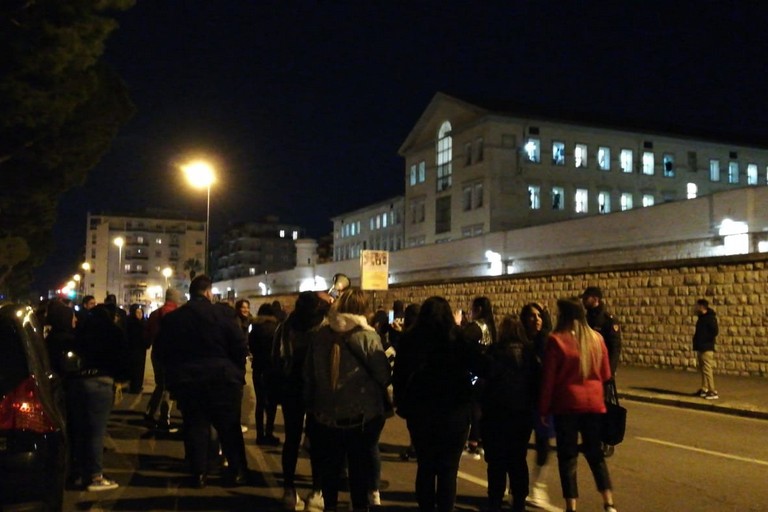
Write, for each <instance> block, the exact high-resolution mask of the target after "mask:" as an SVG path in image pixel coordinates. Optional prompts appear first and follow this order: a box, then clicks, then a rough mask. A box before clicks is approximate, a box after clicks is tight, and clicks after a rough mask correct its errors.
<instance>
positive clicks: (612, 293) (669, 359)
mask: <svg viewBox="0 0 768 512" xmlns="http://www.w3.org/2000/svg"><path fill="white" fill-rule="evenodd" d="M767 282H768V255H766V254H752V255H749V256H730V257H721V258H707V259H699V260H688V261H677V262H672V263H670V262H667V263H664V264H661V263H660V264H646V265H632V266H631V267H630V266H624V267H614V268H608V267H604V268H600V269H589V271H578V272H574V271H563V272H558V273H547V274H515V275H509V276H500V277H493V278H475V279H463V280H446V281H441V282H429V283H427V282H424V283H415V284H408V285H398V286H393V287H392V288H390V289H389V290H387V291H379V292H371V293H372V299H373V303H374V305H375V306H376V307H377V308H378V307H381V308H383V309H388V308H390V307H391V304H392V302H393V301H394V300H395V299H400V300H403V301H405V302H406V303H412V302H422V301H424V300H425V299H426V298H427V297H430V296H432V295H441V296H443V297H445V298H446V299H448V301H449V302H450V303H451V304H452V305H453V306H454V307H456V308H461V309H464V310H468V309H469V307H470V304H471V301H472V298H473V297H476V296H480V295H485V296H487V297H489V298H490V299H491V302H492V303H493V305H494V311H495V313H496V315H497V318H498V317H499V316H501V315H505V314H517V313H518V312H519V311H520V308H521V307H522V306H523V304H525V303H527V302H531V301H537V302H540V303H543V304H545V305H546V306H547V307H548V308H549V309H550V310H551V311H554V310H555V305H556V301H557V299H558V298H560V297H568V296H575V295H579V294H580V293H581V292H582V291H583V290H584V288H585V287H586V286H588V285H597V286H600V287H601V288H602V290H603V294H604V295H605V297H604V301H605V303H606V305H607V307H608V309H609V311H611V312H612V313H613V314H614V316H616V317H617V318H618V319H619V322H620V324H621V326H622V330H623V336H622V338H623V346H624V348H623V351H622V356H621V359H622V364H627V365H635V366H654V367H665V368H675V369H687V370H693V369H695V367H696V363H695V357H694V353H693V351H692V349H691V338H692V336H693V331H694V325H695V323H696V318H695V316H694V313H693V306H694V304H695V302H696V300H697V299H698V298H702V297H703V298H706V299H707V300H708V301H709V303H710V307H712V308H713V309H714V310H715V311H716V312H717V315H718V319H719V325H720V336H719V337H718V344H717V348H716V352H717V354H716V372H717V373H725V374H731V375H753V376H763V377H765V376H768V295H767V294H766V283H767ZM271 298H272V299H273V298H277V299H278V300H280V301H281V302H282V303H283V304H284V305H285V306H287V309H290V308H291V307H292V305H293V301H294V300H295V295H283V296H274V297H271Z"/></svg>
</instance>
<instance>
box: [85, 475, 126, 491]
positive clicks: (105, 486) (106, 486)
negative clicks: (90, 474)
mask: <svg viewBox="0 0 768 512" xmlns="http://www.w3.org/2000/svg"><path fill="white" fill-rule="evenodd" d="M118 487H120V485H119V484H118V483H117V482H115V481H114V480H110V479H109V478H105V477H104V476H99V477H96V478H94V479H93V480H91V483H90V484H88V490H89V491H111V490H112V489H117V488H118Z"/></svg>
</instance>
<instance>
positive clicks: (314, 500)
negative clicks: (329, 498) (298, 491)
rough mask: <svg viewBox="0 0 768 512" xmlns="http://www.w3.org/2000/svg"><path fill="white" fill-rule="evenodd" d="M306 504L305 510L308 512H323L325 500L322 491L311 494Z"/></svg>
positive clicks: (305, 501)
mask: <svg viewBox="0 0 768 512" xmlns="http://www.w3.org/2000/svg"><path fill="white" fill-rule="evenodd" d="M304 503H305V504H304V510H305V511H307V512H323V510H324V509H325V500H324V499H323V493H322V492H320V491H312V492H310V493H309V494H308V495H307V498H306V499H305V500H304Z"/></svg>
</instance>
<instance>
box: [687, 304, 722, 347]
mask: <svg viewBox="0 0 768 512" xmlns="http://www.w3.org/2000/svg"><path fill="white" fill-rule="evenodd" d="M718 333H719V329H718V327H717V315H716V314H715V311H714V310H713V309H710V308H707V310H706V311H705V312H704V313H701V314H699V318H698V320H696V332H694V334H693V350H695V351H697V352H708V351H711V350H715V339H716V338H717V335H718Z"/></svg>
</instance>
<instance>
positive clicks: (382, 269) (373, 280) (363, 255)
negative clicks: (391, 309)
mask: <svg viewBox="0 0 768 512" xmlns="http://www.w3.org/2000/svg"><path fill="white" fill-rule="evenodd" d="M360 288H362V289H363V290H388V289H389V251H360Z"/></svg>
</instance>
